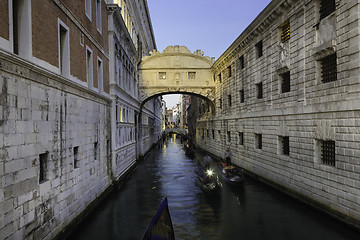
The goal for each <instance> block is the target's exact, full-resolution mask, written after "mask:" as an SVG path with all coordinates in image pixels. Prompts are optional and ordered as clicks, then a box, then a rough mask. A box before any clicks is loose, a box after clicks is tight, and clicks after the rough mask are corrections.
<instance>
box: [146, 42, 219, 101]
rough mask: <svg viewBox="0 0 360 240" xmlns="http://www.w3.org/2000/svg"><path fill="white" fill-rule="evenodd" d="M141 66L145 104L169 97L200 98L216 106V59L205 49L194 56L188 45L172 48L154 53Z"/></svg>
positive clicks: (197, 51)
mask: <svg viewBox="0 0 360 240" xmlns="http://www.w3.org/2000/svg"><path fill="white" fill-rule="evenodd" d="M150 54H151V55H150V56H145V57H144V58H143V59H142V62H141V64H140V67H139V70H140V81H139V89H140V92H141V96H140V100H141V105H143V104H144V103H145V102H147V101H148V100H149V99H151V98H153V97H156V96H159V95H165V94H189V95H196V96H199V97H201V98H203V99H206V100H208V101H209V103H210V105H212V106H214V100H215V82H214V79H213V77H212V72H211V67H212V65H213V64H214V62H215V59H214V58H210V57H207V56H204V53H203V52H202V51H201V50H196V51H195V52H194V53H191V52H190V50H189V49H188V48H187V47H185V46H169V47H167V48H166V49H165V50H164V51H163V52H162V53H160V52H158V51H156V50H154V51H152V52H150Z"/></svg>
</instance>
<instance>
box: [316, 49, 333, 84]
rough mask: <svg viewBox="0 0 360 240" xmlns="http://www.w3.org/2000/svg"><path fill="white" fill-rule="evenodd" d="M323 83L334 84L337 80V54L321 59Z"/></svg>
mask: <svg viewBox="0 0 360 240" xmlns="http://www.w3.org/2000/svg"><path fill="white" fill-rule="evenodd" d="M320 63H321V77H322V82H323V83H327V82H333V81H336V80H337V64H336V53H334V54H331V55H329V56H326V57H324V58H322V59H320Z"/></svg>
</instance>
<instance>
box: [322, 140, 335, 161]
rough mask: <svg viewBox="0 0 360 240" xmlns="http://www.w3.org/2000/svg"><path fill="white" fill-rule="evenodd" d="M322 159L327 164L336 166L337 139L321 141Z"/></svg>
mask: <svg viewBox="0 0 360 240" xmlns="http://www.w3.org/2000/svg"><path fill="white" fill-rule="evenodd" d="M321 160H322V162H323V163H325V164H328V165H332V166H335V141H322V142H321Z"/></svg>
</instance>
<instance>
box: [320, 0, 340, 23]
mask: <svg viewBox="0 0 360 240" xmlns="http://www.w3.org/2000/svg"><path fill="white" fill-rule="evenodd" d="M335 10H336V4H335V0H321V2H320V20H321V19H323V18H326V17H327V16H329V15H330V14H331V13H333V12H335Z"/></svg>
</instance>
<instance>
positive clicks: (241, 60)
mask: <svg viewBox="0 0 360 240" xmlns="http://www.w3.org/2000/svg"><path fill="white" fill-rule="evenodd" d="M239 61H240V69H244V68H245V61H244V55H242V56H241V57H240V58H239Z"/></svg>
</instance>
